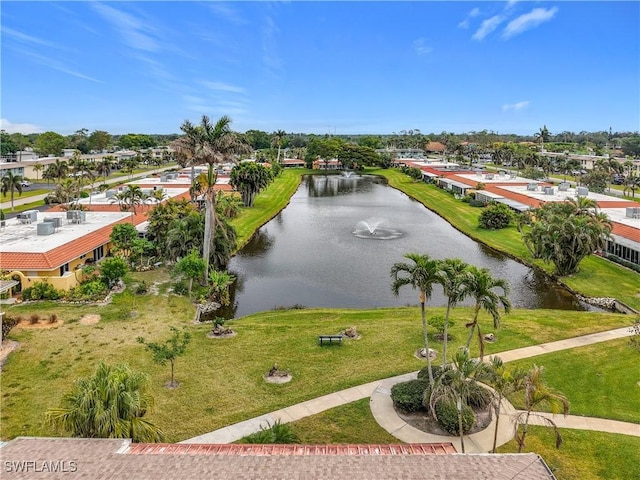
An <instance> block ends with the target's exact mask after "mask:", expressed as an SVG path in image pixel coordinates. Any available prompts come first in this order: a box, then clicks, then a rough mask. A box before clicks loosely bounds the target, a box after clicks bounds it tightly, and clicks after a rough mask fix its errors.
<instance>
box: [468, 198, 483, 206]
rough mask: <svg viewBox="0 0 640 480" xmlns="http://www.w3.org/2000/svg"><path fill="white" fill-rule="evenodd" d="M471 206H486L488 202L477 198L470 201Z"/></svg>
mask: <svg viewBox="0 0 640 480" xmlns="http://www.w3.org/2000/svg"><path fill="white" fill-rule="evenodd" d="M469 206H471V207H486V206H487V202H485V201H484V200H476V199H473V200H471V201H470V202H469Z"/></svg>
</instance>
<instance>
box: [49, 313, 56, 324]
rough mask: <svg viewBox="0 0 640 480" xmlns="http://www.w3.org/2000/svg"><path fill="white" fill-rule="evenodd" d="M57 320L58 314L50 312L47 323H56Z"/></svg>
mask: <svg viewBox="0 0 640 480" xmlns="http://www.w3.org/2000/svg"><path fill="white" fill-rule="evenodd" d="M57 321H58V315H56V314H55V313H52V314H51V315H49V323H56V322H57Z"/></svg>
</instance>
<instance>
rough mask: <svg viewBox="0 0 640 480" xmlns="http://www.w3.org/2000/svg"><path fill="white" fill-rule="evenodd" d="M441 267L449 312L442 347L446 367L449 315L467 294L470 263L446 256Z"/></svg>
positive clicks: (439, 272)
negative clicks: (466, 287)
mask: <svg viewBox="0 0 640 480" xmlns="http://www.w3.org/2000/svg"><path fill="white" fill-rule="evenodd" d="M439 267H440V269H439V271H438V283H439V284H440V285H442V289H443V290H444V294H445V296H446V297H447V313H446V314H445V317H444V345H443V347H442V366H443V367H444V366H445V365H446V364H447V343H448V341H449V338H448V334H447V330H448V328H449V315H450V313H451V309H452V308H454V307H455V306H456V305H457V304H458V302H460V301H461V300H463V299H464V298H465V296H466V295H467V293H466V290H465V283H464V282H465V280H466V278H467V271H468V268H469V265H468V264H466V263H464V262H463V261H462V260H460V259H459V258H446V259H444V260H442V261H441V262H439Z"/></svg>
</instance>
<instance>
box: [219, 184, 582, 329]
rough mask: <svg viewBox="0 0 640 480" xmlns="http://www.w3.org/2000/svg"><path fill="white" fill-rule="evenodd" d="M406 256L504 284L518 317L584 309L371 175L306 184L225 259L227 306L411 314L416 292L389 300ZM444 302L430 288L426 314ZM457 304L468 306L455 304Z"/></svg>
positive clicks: (234, 309) (231, 313)
mask: <svg viewBox="0 0 640 480" xmlns="http://www.w3.org/2000/svg"><path fill="white" fill-rule="evenodd" d="M408 252H416V253H420V254H428V255H430V256H432V257H434V258H438V259H444V258H461V259H462V260H464V261H465V262H467V263H470V264H473V265H476V266H478V267H486V268H488V269H490V270H491V272H492V274H493V276H494V277H497V278H504V279H506V280H507V281H508V282H509V284H510V286H511V293H510V299H511V301H512V303H513V305H514V307H518V308H532V309H533V308H552V309H562V310H589V309H590V307H589V306H588V305H586V304H584V303H583V302H581V301H579V300H578V299H577V298H576V297H575V296H574V295H572V294H571V293H570V292H569V291H567V290H566V289H564V288H562V287H561V286H559V285H558V284H556V283H555V282H553V281H551V280H550V279H549V278H548V277H547V276H546V275H544V274H542V273H540V272H538V271H537V270H535V269H531V268H529V267H527V266H525V265H522V264H520V263H518V262H516V261H514V260H512V259H511V258H509V257H507V256H505V255H502V254H500V253H498V252H495V251H494V250H491V249H489V248H487V247H485V246H484V245H482V244H480V243H477V242H475V241H474V240H471V239H470V238H469V237H467V236H465V235H464V234H462V233H460V232H459V231H458V230H456V229H455V228H453V227H452V226H451V225H449V223H447V222H446V221H445V220H443V219H442V218H441V217H439V216H438V215H436V214H435V213H433V212H432V211H430V210H429V209H427V208H425V207H424V206H423V205H422V204H420V203H419V202H417V201H415V200H413V199H411V198H410V197H408V196H407V195H405V194H404V193H402V192H400V191H398V190H396V189H394V188H391V187H389V186H387V185H386V183H385V180H384V179H381V178H378V177H374V176H359V175H350V176H346V175H327V176H325V175H318V176H306V177H305V178H304V179H303V181H302V183H301V184H300V187H299V188H298V190H297V191H296V193H295V194H294V195H293V196H292V197H291V202H290V204H289V205H288V206H287V207H286V208H285V209H284V210H283V211H282V212H280V213H279V214H278V215H277V216H276V217H275V218H274V219H272V220H271V221H270V222H268V223H267V224H266V225H264V226H263V227H262V228H260V229H259V230H258V232H256V235H255V236H254V238H253V239H252V240H251V241H250V242H249V243H248V244H247V245H246V246H245V247H244V248H243V249H242V250H241V251H240V252H238V254H237V255H236V256H235V257H234V258H233V259H232V260H231V262H230V264H229V271H230V272H231V273H233V274H234V275H235V276H236V277H237V280H236V282H235V283H234V285H233V286H232V291H231V298H232V306H231V307H229V308H227V309H226V310H225V311H224V312H220V314H222V315H224V316H225V317H226V318H234V317H236V318H237V317H241V316H245V315H248V314H251V313H255V312H260V311H265V310H272V309H274V308H289V307H293V306H304V307H338V308H375V307H387V306H405V305H417V304H418V302H419V300H418V292H417V291H414V290H412V289H411V288H410V287H405V288H406V289H405V290H404V291H401V292H400V295H399V296H397V297H396V296H394V295H393V294H392V292H391V276H390V270H391V266H392V265H393V264H394V263H397V262H404V261H408V260H407V259H405V258H404V257H403V256H404V254H406V253H408ZM445 304H446V297H445V296H444V295H443V293H442V288H441V287H439V286H436V287H435V288H434V292H433V295H432V297H431V300H430V301H429V305H432V306H433V305H437V306H442V305H445ZM463 304H467V305H468V304H469V302H467V303H463Z"/></svg>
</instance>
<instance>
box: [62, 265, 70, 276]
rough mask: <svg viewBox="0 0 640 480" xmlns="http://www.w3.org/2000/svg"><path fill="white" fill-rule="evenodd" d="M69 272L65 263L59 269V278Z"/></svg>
mask: <svg viewBox="0 0 640 480" xmlns="http://www.w3.org/2000/svg"><path fill="white" fill-rule="evenodd" d="M68 271H69V264H68V263H65V264H64V265H62V266H61V267H60V276H61V277H62V276H63V275H64V274H65V273H67V272H68Z"/></svg>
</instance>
